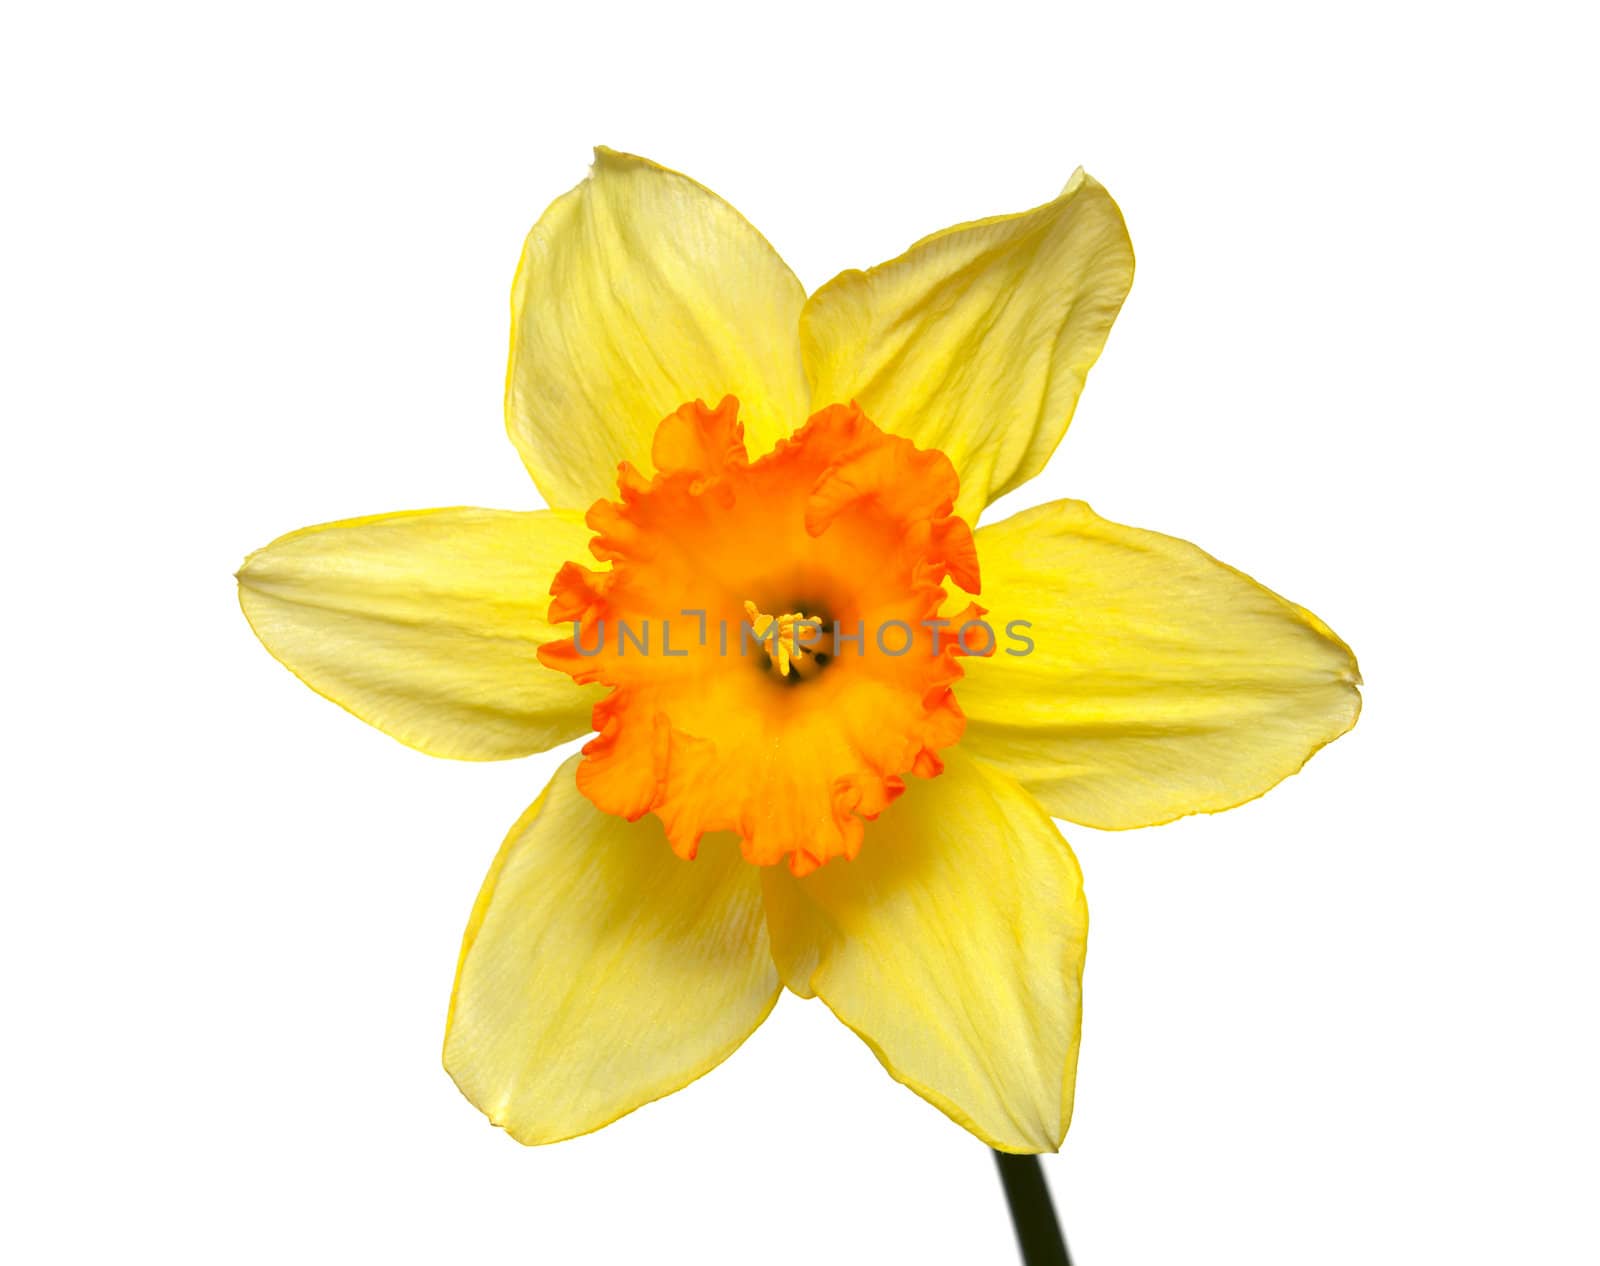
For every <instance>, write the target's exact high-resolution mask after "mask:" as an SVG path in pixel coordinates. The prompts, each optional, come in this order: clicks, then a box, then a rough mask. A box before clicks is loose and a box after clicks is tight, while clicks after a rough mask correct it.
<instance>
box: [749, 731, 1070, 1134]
mask: <svg viewBox="0 0 1600 1266" xmlns="http://www.w3.org/2000/svg"><path fill="white" fill-rule="evenodd" d="M763 880H764V882H765V886H766V898H767V921H768V926H769V927H770V928H771V931H772V948H773V955H774V957H775V958H776V960H777V963H778V970H779V971H780V972H782V973H783V978H784V981H785V983H786V984H788V986H789V987H790V988H791V989H793V990H794V991H795V992H796V993H800V994H803V995H806V996H809V995H811V994H813V993H814V994H816V995H818V996H820V997H821V998H822V1000H823V1001H824V1002H826V1003H827V1004H828V1006H829V1007H830V1008H832V1010H833V1012H834V1014H835V1015H837V1016H838V1017H839V1018H840V1019H841V1020H843V1021H844V1022H845V1023H846V1024H847V1025H849V1026H850V1027H851V1028H852V1029H854V1030H855V1031H856V1033H858V1034H859V1035H860V1036H861V1037H862V1038H863V1039H864V1040H865V1041H866V1043H867V1045H868V1046H870V1047H871V1048H872V1051H873V1053H874V1054H875V1055H877V1057H878V1059H879V1060H881V1061H882V1063H883V1065H884V1067H885V1068H887V1069H888V1070H889V1073H890V1075H891V1076H893V1077H894V1078H895V1080H897V1081H900V1082H903V1083H904V1084H905V1085H907V1086H909V1087H911V1089H913V1090H915V1091H916V1092H917V1093H918V1094H919V1095H921V1096H922V1097H923V1098H924V1099H927V1100H928V1101H929V1102H930V1103H932V1104H933V1105H934V1106H935V1107H937V1108H939V1109H941V1110H942V1111H943V1112H945V1113H947V1114H948V1115H949V1116H950V1117H951V1118H952V1119H954V1120H955V1121H956V1122H957V1123H958V1124H960V1125H962V1126H965V1127H966V1128H967V1129H968V1130H971V1131H972V1132H973V1133H974V1134H976V1135H977V1136H978V1137H979V1138H981V1139H982V1140H983V1141H984V1142H985V1143H987V1144H989V1146H991V1147H996V1148H999V1149H1000V1150H1001V1151H1007V1152H1048V1151H1054V1150H1055V1149H1056V1148H1057V1147H1059V1146H1060V1145H1061V1140H1062V1138H1063V1136H1064V1135H1065V1134H1066V1132H1067V1123H1068V1121H1069V1120H1070V1118H1071V1116H1072V1087H1073V1078H1074V1076H1075V1074H1076V1071H1077V1064H1078V1021H1079V1012H1080V1004H1081V992H1080V982H1081V979H1082V975H1083V952H1084V942H1085V937H1086V933H1087V931H1088V920H1089V914H1088V908H1087V907H1086V906H1085V905H1084V900H1083V882H1082V877H1081V876H1080V874H1079V872H1078V863H1077V860H1076V859H1075V858H1074V857H1073V856H1072V850H1071V849H1070V848H1068V847H1067V842H1066V841H1065V840H1064V839H1062V838H1061V836H1060V834H1059V833H1058V832H1057V831H1056V829H1055V826H1054V825H1053V824H1052V823H1051V821H1050V819H1049V818H1048V817H1046V816H1045V814H1044V811H1043V810H1042V809H1040V807H1039V806H1038V805H1037V804H1036V803H1035V802H1034V801H1033V799H1032V798H1031V797H1030V796H1029V795H1028V794H1027V793H1026V792H1025V791H1023V790H1022V789H1021V788H1020V787H1018V786H1017V784H1016V783H1014V782H1013V781H1012V780H1011V779H1010V778H1007V777H1006V776H1005V775H1004V774H1001V773H999V772H997V771H995V770H992V769H988V768H986V767H984V766H983V765H981V764H979V763H977V762H976V761H973V760H972V759H971V758H969V757H966V756H963V755H962V754H961V753H960V752H959V751H957V752H954V753H951V754H950V759H949V761H948V763H947V765H946V768H945V772H944V773H943V774H941V775H940V776H939V777H937V778H934V779H932V780H931V781H923V780H920V779H918V780H911V785H910V786H909V788H908V789H907V791H906V793H905V794H904V795H903V796H902V797H901V798H900V799H899V800H897V801H896V802H895V803H894V804H893V805H892V806H890V808H889V809H888V810H886V811H885V813H884V814H883V816H882V817H881V818H879V819H878V820H877V821H876V822H874V823H873V824H871V825H870V826H869V827H868V828H867V836H866V840H865V842H864V843H863V844H862V847H861V854H860V856H859V857H858V858H857V859H856V860H855V861H851V862H846V861H835V862H832V863H830V864H829V865H827V866H824V867H823V868H822V869H821V870H818V871H815V872H814V873H812V874H810V875H808V876H807V877H805V878H804V879H796V878H795V877H794V876H793V875H792V874H790V873H789V872H788V870H786V869H785V868H783V867H779V866H769V867H765V868H764V871H763Z"/></svg>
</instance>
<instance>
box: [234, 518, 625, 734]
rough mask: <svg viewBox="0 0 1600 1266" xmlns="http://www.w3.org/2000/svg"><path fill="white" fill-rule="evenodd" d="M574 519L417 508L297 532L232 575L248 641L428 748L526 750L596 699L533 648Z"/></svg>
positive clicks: (585, 723)
mask: <svg viewBox="0 0 1600 1266" xmlns="http://www.w3.org/2000/svg"><path fill="white" fill-rule="evenodd" d="M590 535H591V533H590V532H589V530H588V529H587V528H586V527H585V526H584V525H583V521H582V518H581V517H580V516H578V515H575V514H570V513H556V512H553V511H549V510H541V511H536V512H532V513H521V514H517V513H511V512H508V511H500V510H473V509H450V510H415V511H407V512H404V513H400V514H380V515H375V516H373V517H371V518H364V519H347V520H345V521H344V522H342V523H328V524H324V525H323V526H321V527H311V528H305V529H303V530H302V531H299V532H292V533H290V534H289V535H288V536H284V537H280V538H279V539H278V540H276V541H274V542H273V543H272V544H271V545H268V546H267V547H266V548H265V549H260V550H257V551H256V552H255V553H254V554H252V555H250V557H249V558H247V559H246V560H245V563H244V566H243V567H242V568H240V570H239V604H240V606H242V607H243V608H244V614H245V617H246V618H247V619H248V620H249V621H250V626H251V627H252V628H253V629H255V631H256V636H257V637H259V638H260V639H261V641H262V644H263V645H264V646H266V648H267V649H268V650H269V651H271V652H272V654H273V655H274V656H275V657H276V658H277V659H278V660H279V661H280V662H281V663H282V664H284V665H285V666H286V667H287V668H289V669H290V670H291V671H292V672H293V673H294V674H295V675H296V676H297V677H299V678H300V679H301V680H302V681H304V682H305V683H306V684H307V685H308V686H310V687H311V688H312V689H313V690H315V691H316V692H317V693H318V694H320V695H324V696H325V697H327V698H329V699H332V700H333V701H334V702H335V703H337V704H339V705H340V706H341V707H344V708H347V709H349V710H350V711H351V712H353V713H355V715H356V716H358V717H360V718H361V719H362V720H363V721H366V722H368V723H369V724H371V725H375V726H377V727H378V728H379V729H380V730H382V731H384V732H385V733H386V734H390V735H392V736H394V737H395V738H397V739H399V740H400V741H401V742H402V743H405V744H408V745H409V746H411V747H415V748H419V749H420V750H422V751H424V752H428V753H429V754H431V755H434V756H451V757H455V758H457V759H461V760H498V759H502V758H504V757H508V756H526V755H527V754H528V753H529V752H537V751H542V750H544V749H545V748H547V747H552V746H554V745H555V744H557V743H561V742H564V741H565V740H567V739H570V738H573V737H575V736H577V735H579V734H582V733H583V732H584V731H586V730H588V729H589V728H590V724H589V714H590V710H591V709H592V708H593V706H594V703H595V700H596V699H597V698H599V697H600V695H601V694H602V693H603V692H601V691H600V690H599V689H598V688H596V687H580V686H576V685H574V684H573V682H572V679H571V678H570V677H568V676H567V675H566V674H564V673H558V672H555V671H553V670H552V669H549V668H546V667H545V666H544V665H543V664H541V663H540V662H539V660H538V657H537V651H538V648H539V644H540V643H541V642H550V641H554V640H556V639H557V638H560V637H563V636H571V628H570V626H566V627H563V628H561V629H557V628H555V627H553V626H551V625H549V624H547V623H546V622H545V618H544V617H545V612H546V611H547V610H548V608H549V605H550V596H549V595H550V582H551V580H552V579H553V578H554V577H555V574H556V572H557V570H559V568H560V567H561V565H562V564H563V563H564V562H566V561H568V560H569V559H575V558H584V557H587V555H588V540H589V537H590Z"/></svg>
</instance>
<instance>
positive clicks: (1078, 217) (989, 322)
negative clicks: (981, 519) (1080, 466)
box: [800, 171, 1133, 523]
mask: <svg viewBox="0 0 1600 1266" xmlns="http://www.w3.org/2000/svg"><path fill="white" fill-rule="evenodd" d="M1132 283H1133V248H1132V246H1131V245H1130V244H1129V242H1128V233H1127V230H1126V229H1125V228H1124V227H1123V223H1122V214H1121V212H1119V211H1118V210H1117V205H1116V203H1114V202H1113V201H1112V200H1111V195H1110V194H1108V193H1107V192H1106V191H1105V190H1104V189H1103V188H1102V187H1101V186H1100V185H1099V184H1098V183H1097V182H1095V181H1094V180H1092V179H1090V178H1089V177H1088V176H1086V175H1084V173H1083V172H1082V171H1079V172H1078V173H1076V174H1075V175H1074V176H1073V178H1072V180H1071V181H1070V182H1069V183H1068V185H1067V187H1066V189H1065V190H1063V191H1062V194H1061V196H1060V197H1059V198H1057V199H1056V200H1055V201H1054V202H1050V203H1047V204H1046V205H1044V206H1042V207H1037V208H1035V209H1034V210H1032V211H1024V212H1021V213H1020V214H1017V215H1004V216H996V217H995V218H993V219H989V220H979V221H977V222H976V223H973V224H963V225H958V226H957V227H955V228H952V229H946V230H945V231H944V232H942V233H936V234H934V235H933V236H932V237H928V238H925V239H923V240H922V241H921V242H918V243H917V244H916V245H915V246H913V247H912V248H911V249H910V250H908V251H907V252H906V253H905V254H904V255H901V256H900V257H899V258H897V259H893V260H890V261H889V262H888V263H886V264H880V265H879V266H878V267H876V268H873V269H870V270H869V271H867V272H859V271H852V272H847V273H842V274H840V275H839V276H838V277H835V278H834V279H833V280H832V281H830V282H829V283H828V284H827V285H825V286H823V287H822V289H821V290H819V291H817V293H816V294H814V295H812V296H811V299H810V301H809V302H807V304H806V307H805V312H804V314H803V315H802V317H801V327H800V338H801V347H802V350H803V352H804V355H805V365H806V372H807V373H808V374H809V376H810V379H811V393H812V399H813V401H814V402H815V405H816V407H818V408H820V407H822V406H823V405H826V404H831V403H835V402H844V401H849V400H855V401H857V402H858V403H859V404H860V405H861V407H862V409H864V410H865V411H866V413H867V415H868V416H869V417H871V418H872V419H873V421H875V422H877V423H878V425H879V426H881V427H883V428H884V429H885V430H889V431H893V432H895V433H896V434H898V435H905V436H908V437H909V438H910V439H912V440H913V441H915V442H916V443H917V444H919V445H921V446H922V447H924V448H939V449H943V450H944V452H945V453H946V454H948V455H949V457H950V459H951V460H952V461H954V462H955V466H956V470H957V472H958V473H959V474H960V476H961V497H960V500H959V501H958V502H957V504H956V513H958V514H960V515H962V516H963V517H964V518H966V519H967V521H968V522H969V523H976V522H977V519H978V514H979V512H980V511H981V510H982V509H983V507H984V506H986V505H988V504H989V502H991V501H993V500H994V499H995V498H996V497H998V496H1000V495H1001V494H1002V493H1004V492H1008V491H1009V490H1010V489H1012V488H1015V487H1016V486H1017V485H1018V484H1020V483H1022V482H1023V481H1024V480H1026V479H1029V478H1031V477H1032V476H1034V475H1036V474H1037V473H1038V472H1039V471H1040V470H1041V469H1043V467H1044V464H1045V462H1046V461H1047V460H1048V459H1049V457H1050V454H1051V453H1052V452H1054V451H1055V447H1056V445H1057V443H1059V442H1060V440H1061V437H1062V435H1064V434H1065V433H1066V429H1067V423H1068V422H1070V421H1071V420H1072V411H1073V409H1074V408H1075V407H1076V405H1077V403H1078V394H1079V392H1081V391H1082V390H1083V383H1084V377H1085V375H1086V374H1088V372H1089V368H1090V366H1092V365H1093V364H1094V362H1095V360H1096V359H1097V358H1098V357H1099V355H1100V349H1101V348H1102V347H1103V346H1104V345H1105V341H1106V335H1107V334H1108V333H1109V332H1110V330H1111V322H1112V321H1113V320H1114V319H1115V318H1116V315H1117V311H1118V309H1120V308H1121V307H1122V301H1123V299H1124V298H1125V297H1126V296H1127V293H1128V287H1129V286H1130V285H1132Z"/></svg>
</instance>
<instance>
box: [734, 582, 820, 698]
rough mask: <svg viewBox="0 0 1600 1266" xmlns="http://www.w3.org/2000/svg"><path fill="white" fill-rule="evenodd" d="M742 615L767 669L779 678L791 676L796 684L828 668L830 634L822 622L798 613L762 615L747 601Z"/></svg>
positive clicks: (753, 604) (754, 605)
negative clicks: (759, 645)
mask: <svg viewBox="0 0 1600 1266" xmlns="http://www.w3.org/2000/svg"><path fill="white" fill-rule="evenodd" d="M744 613H745V616H746V617H747V618H748V619H749V621H750V631H751V632H752V633H754V634H755V638H756V640H757V641H758V642H760V643H761V649H762V652H763V653H764V654H765V655H766V658H767V665H768V667H769V668H770V669H771V670H772V671H773V672H775V673H777V674H778V676H779V677H783V678H788V677H789V676H790V675H791V674H793V679H794V680H795V681H809V680H811V679H812V678H813V677H815V676H816V675H817V674H818V673H819V672H821V671H822V670H823V668H824V667H826V666H827V663H828V656H829V652H830V651H831V650H832V649H833V631H832V630H831V629H829V628H828V627H827V625H826V624H825V623H824V622H823V621H822V620H820V619H818V618H817V617H815V616H809V615H805V614H803V613H802V612H799V611H791V612H790V613H789V614H788V615H779V616H771V615H762V614H761V612H760V611H758V610H756V604H755V603H753V602H751V601H749V600H748V599H746V600H745V604H744Z"/></svg>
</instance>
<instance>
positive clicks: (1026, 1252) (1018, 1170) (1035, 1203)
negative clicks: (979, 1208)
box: [994, 1152, 1072, 1266]
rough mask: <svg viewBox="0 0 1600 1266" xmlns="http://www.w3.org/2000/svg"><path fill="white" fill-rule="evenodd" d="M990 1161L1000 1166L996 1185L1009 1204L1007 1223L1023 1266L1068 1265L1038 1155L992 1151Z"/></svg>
mask: <svg viewBox="0 0 1600 1266" xmlns="http://www.w3.org/2000/svg"><path fill="white" fill-rule="evenodd" d="M994 1162H995V1164H996V1165H998V1166H999V1167H1000V1185H1001V1186H1002V1187H1004V1188H1005V1189H1006V1203H1007V1204H1008V1205H1010V1206H1011V1224H1012V1226H1014V1227H1015V1228H1016V1232H1017V1247H1018V1248H1020V1249H1021V1250H1022V1261H1023V1266H1072V1258H1071V1257H1069V1256H1068V1255H1067V1242H1066V1240H1064V1239H1062V1238H1061V1224H1060V1223H1059V1222H1057V1221H1056V1210H1055V1206H1054V1205H1053V1204H1051V1203H1050V1188H1048V1187H1046V1186H1045V1184H1044V1171H1043V1170H1042V1169H1040V1168H1039V1158H1038V1157H1037V1156H1013V1155H1011V1154H1010V1153H1008V1152H996V1153H995V1154H994Z"/></svg>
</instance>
